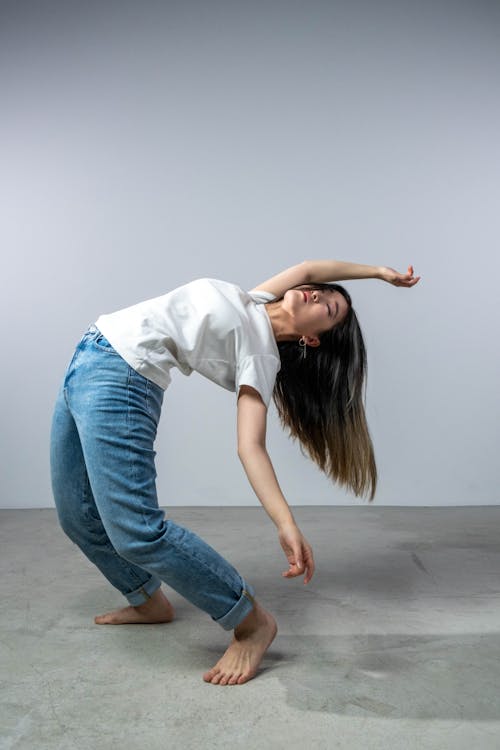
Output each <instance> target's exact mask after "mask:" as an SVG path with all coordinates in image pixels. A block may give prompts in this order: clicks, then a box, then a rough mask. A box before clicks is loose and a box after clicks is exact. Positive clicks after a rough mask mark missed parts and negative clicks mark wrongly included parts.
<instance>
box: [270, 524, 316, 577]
mask: <svg viewBox="0 0 500 750" xmlns="http://www.w3.org/2000/svg"><path fill="white" fill-rule="evenodd" d="M279 540H280V544H281V546H282V548H283V552H284V553H285V555H286V558H287V560H288V570H287V571H285V572H284V573H282V576H283V578H296V577H297V576H301V575H303V574H304V583H309V581H310V580H311V578H312V577H313V574H314V557H313V552H312V549H311V546H310V545H309V544H308V542H307V541H306V539H305V537H304V535H303V534H302V532H301V530H300V529H299V527H298V526H297V525H296V524H294V523H292V524H288V525H286V526H282V527H281V528H280V529H279Z"/></svg>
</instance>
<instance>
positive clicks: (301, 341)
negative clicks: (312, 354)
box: [299, 336, 307, 359]
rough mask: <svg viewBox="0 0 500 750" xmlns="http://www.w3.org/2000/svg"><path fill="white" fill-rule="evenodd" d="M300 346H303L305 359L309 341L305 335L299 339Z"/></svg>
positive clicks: (303, 357)
mask: <svg viewBox="0 0 500 750" xmlns="http://www.w3.org/2000/svg"><path fill="white" fill-rule="evenodd" d="M299 346H301V347H302V359H305V358H306V357H307V341H306V340H305V338H304V337H303V336H302V337H301V338H300V339H299Z"/></svg>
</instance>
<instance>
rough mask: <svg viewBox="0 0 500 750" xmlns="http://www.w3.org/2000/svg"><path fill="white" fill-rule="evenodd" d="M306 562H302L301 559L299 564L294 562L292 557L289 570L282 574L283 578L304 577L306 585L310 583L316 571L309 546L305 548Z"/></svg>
mask: <svg viewBox="0 0 500 750" xmlns="http://www.w3.org/2000/svg"><path fill="white" fill-rule="evenodd" d="M295 560H297V557H295ZM304 561H305V562H302V559H301V558H300V559H299V560H298V561H297V562H294V558H293V557H292V556H291V555H290V557H289V568H288V570H286V571H284V572H283V573H282V574H281V575H282V576H283V578H297V577H298V576H301V575H304V583H309V581H310V580H311V578H312V577H313V575H314V570H315V565H314V558H313V553H312V549H311V548H310V547H309V546H307V547H305V548H304Z"/></svg>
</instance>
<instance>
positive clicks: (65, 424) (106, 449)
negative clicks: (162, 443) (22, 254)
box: [51, 326, 253, 630]
mask: <svg viewBox="0 0 500 750" xmlns="http://www.w3.org/2000/svg"><path fill="white" fill-rule="evenodd" d="M162 400H163V390H162V389H161V388H160V387H159V386H157V385H156V384H155V383H152V382H151V381H150V380H147V379H146V378H144V377H143V376H142V375H140V374H139V373H138V372H136V371H135V370H134V369H133V368H131V367H130V366H129V365H128V364H127V362H125V360H124V359H122V357H120V355H119V354H117V352H116V351H115V350H114V349H113V347H112V346H111V344H110V343H109V342H108V341H107V339H106V338H105V337H104V336H103V335H102V334H101V333H100V331H99V330H98V329H97V328H96V326H90V327H89V329H88V330H87V332H86V333H85V334H84V336H83V338H82V339H81V341H80V343H79V344H78V346H77V348H76V351H75V353H74V355H73V359H72V360H71V362H70V365H69V367H68V370H67V372H66V375H65V378H64V381H63V383H62V386H61V389H60V392H59V395H58V398H57V403H56V407H55V412H54V417H53V422H52V432H51V475H52V488H53V493H54V499H55V503H56V508H57V512H58V516H59V520H60V523H61V526H62V528H63V529H64V531H65V532H66V534H67V535H68V536H69V537H70V539H71V540H72V541H73V542H75V543H76V544H77V545H78V546H79V547H80V549H81V550H82V552H83V553H84V554H85V555H86V556H87V557H88V558H89V560H91V561H92V562H93V563H94V564H95V565H96V566H97V567H98V568H99V570H100V571H101V572H102V573H103V574H104V575H105V576H106V578H107V579H108V581H110V583H112V584H113V586H115V587H116V588H117V589H118V590H119V591H121V592H122V594H124V596H125V597H126V598H127V599H128V601H129V603H130V604H132V605H134V606H136V605H138V604H142V603H144V602H145V601H147V599H148V598H149V597H150V596H151V594H152V593H153V592H154V591H155V590H156V589H157V588H158V587H159V586H160V585H161V581H165V583H167V584H168V585H169V586H171V587H172V588H173V589H175V591H177V592H178V593H180V594H181V595H182V596H183V597H185V598H186V599H188V600H189V601H190V602H192V603H193V604H195V605H196V606H197V607H200V608H201V609H202V610H204V611H205V612H208V614H209V615H210V616H211V617H212V619H214V620H215V621H216V622H218V623H219V624H220V625H221V626H222V627H223V628H224V629H225V630H231V629H233V628H235V627H236V625H238V624H239V623H240V622H241V621H242V620H243V619H244V618H245V617H246V616H247V615H248V614H249V612H250V611H251V609H252V606H253V605H252V596H253V589H252V588H251V586H249V585H248V584H247V583H246V582H245V581H244V580H243V579H242V578H241V577H240V575H239V574H238V573H237V571H236V570H235V569H234V568H233V567H232V565H230V564H229V563H228V562H227V561H226V560H224V558H222V557H221V556H220V555H219V554H218V553H217V552H216V551H215V550H214V549H212V548H211V547H210V546H209V545H208V544H206V543H205V542H204V541H203V540H202V539H200V537H198V536H197V535H196V534H194V533H192V532H191V531H189V530H188V529H185V528H183V527H182V526H178V525H177V524H175V523H173V522H172V521H170V520H167V519H166V518H165V516H164V513H163V512H162V511H161V510H160V509H159V507H158V500H157V494H156V470H155V463H154V459H155V451H154V450H153V444H154V440H155V437H156V430H157V426H158V420H159V417H160V411H161V405H162Z"/></svg>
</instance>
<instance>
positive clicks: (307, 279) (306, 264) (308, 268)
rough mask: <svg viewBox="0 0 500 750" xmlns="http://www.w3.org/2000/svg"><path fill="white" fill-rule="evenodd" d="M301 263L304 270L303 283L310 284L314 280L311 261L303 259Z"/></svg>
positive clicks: (302, 270)
mask: <svg viewBox="0 0 500 750" xmlns="http://www.w3.org/2000/svg"><path fill="white" fill-rule="evenodd" d="M299 265H300V269H301V272H302V278H303V279H304V281H303V283H304V284H310V283H311V282H312V281H313V277H312V263H311V261H310V260H303V261H302V263H300V264H299Z"/></svg>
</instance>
